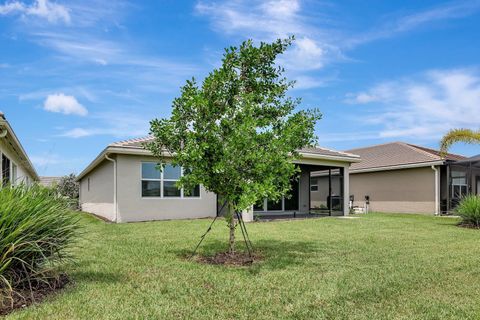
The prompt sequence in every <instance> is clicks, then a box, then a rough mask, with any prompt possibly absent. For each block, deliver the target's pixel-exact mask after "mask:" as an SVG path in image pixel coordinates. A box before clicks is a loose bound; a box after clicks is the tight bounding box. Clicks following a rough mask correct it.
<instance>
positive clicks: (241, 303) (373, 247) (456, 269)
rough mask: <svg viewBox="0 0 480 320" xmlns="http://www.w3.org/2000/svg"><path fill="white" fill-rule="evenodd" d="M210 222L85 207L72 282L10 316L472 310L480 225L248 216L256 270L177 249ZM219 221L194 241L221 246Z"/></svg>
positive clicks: (338, 315) (456, 313) (464, 315)
mask: <svg viewBox="0 0 480 320" xmlns="http://www.w3.org/2000/svg"><path fill="white" fill-rule="evenodd" d="M209 222H210V221H209V220H190V221H164V222H147V223H134V224H118V225H115V224H107V223H104V222H101V221H98V220H96V219H94V218H92V217H88V216H85V218H83V219H82V223H83V224H84V225H85V231H86V234H85V236H84V239H83V240H82V241H81V246H80V247H79V248H78V249H76V256H77V257H78V264H77V265H72V266H69V267H68V273H69V275H70V276H71V277H72V278H73V279H74V281H75V285H74V286H71V287H69V288H68V289H66V290H64V291H63V292H62V293H61V294H59V295H56V296H54V297H51V298H49V299H48V300H47V301H45V302H44V303H41V304H39V305H36V306H32V307H29V308H27V309H25V310H22V311H17V312H15V313H13V314H11V315H9V316H8V317H7V319H312V318H315V319H479V318H480V231H479V230H472V229H464V228H459V227H456V226H455V223H456V222H457V220H456V219H452V218H436V217H427V216H420V215H386V214H385V215H382V214H369V215H367V216H361V217H360V218H358V219H340V218H321V219H310V220H298V221H284V222H268V223H265V222H264V223H253V224H249V225H248V228H249V232H250V235H251V238H252V240H253V243H254V246H255V247H256V249H257V250H259V251H261V253H262V255H263V256H264V258H265V260H264V261H263V262H261V263H258V264H255V265H254V266H252V267H244V268H238V267H237V268H235V267H223V266H210V265H202V264H198V263H196V262H192V261H187V260H185V259H184V258H183V256H184V255H185V253H186V252H188V251H189V250H191V249H192V248H193V247H194V246H195V244H196V242H197V241H198V238H199V236H200V235H201V234H202V233H203V232H204V230H205V229H206V227H207V226H208V224H209ZM227 236H228V235H227V228H226V223H225V222H224V221H218V222H217V224H216V225H215V227H214V229H213V231H212V233H211V234H210V235H209V236H208V238H207V240H206V241H205V245H204V246H203V247H202V249H201V250H200V251H201V252H202V253H204V254H205V253H207V254H208V253H210V254H211V253H213V252H215V251H220V250H225V248H226V243H227Z"/></svg>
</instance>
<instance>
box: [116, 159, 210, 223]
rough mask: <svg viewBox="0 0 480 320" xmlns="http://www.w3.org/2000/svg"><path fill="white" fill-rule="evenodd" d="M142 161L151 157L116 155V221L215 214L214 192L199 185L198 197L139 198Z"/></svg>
mask: <svg viewBox="0 0 480 320" xmlns="http://www.w3.org/2000/svg"><path fill="white" fill-rule="evenodd" d="M142 161H156V159H155V158H154V157H149V156H135V155H118V156H117V170H118V177H117V179H118V181H117V182H118V190H117V192H118V195H117V196H118V220H119V222H132V221H148V220H166V219H190V218H206V217H214V216H215V215H216V195H215V194H214V193H210V192H207V191H206V190H205V189H204V188H203V187H200V198H163V199H162V198H142V182H141V181H142V180H141V172H142V167H141V163H142Z"/></svg>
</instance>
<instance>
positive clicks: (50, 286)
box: [0, 274, 71, 316]
mask: <svg viewBox="0 0 480 320" xmlns="http://www.w3.org/2000/svg"><path fill="white" fill-rule="evenodd" d="M70 282H71V281H70V280H69V278H68V276H67V275H66V274H61V275H60V276H58V277H57V278H54V279H52V280H51V281H49V282H48V283H44V282H41V283H37V284H35V285H32V287H33V288H32V289H33V290H32V291H31V290H30V289H28V288H22V289H17V290H15V292H14V293H13V295H12V299H13V301H12V300H7V301H6V302H5V303H4V304H3V305H2V304H0V316H4V315H6V314H9V313H10V312H12V311H14V310H17V309H22V308H26V307H28V306H30V305H32V304H34V303H39V302H42V301H43V300H45V299H46V298H47V297H49V296H52V295H54V294H56V293H58V292H59V291H60V290H62V289H63V288H65V286H66V285H67V284H69V283H70Z"/></svg>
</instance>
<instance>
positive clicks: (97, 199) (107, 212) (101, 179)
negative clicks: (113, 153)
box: [80, 160, 115, 221]
mask: <svg viewBox="0 0 480 320" xmlns="http://www.w3.org/2000/svg"><path fill="white" fill-rule="evenodd" d="M80 207H81V209H82V211H85V212H89V213H93V214H96V215H97V216H100V217H103V218H105V219H107V220H110V221H114V220H115V211H114V208H113V163H112V162H110V161H107V160H104V161H102V162H101V163H100V164H99V165H98V166H97V167H96V168H95V169H94V170H93V171H91V172H90V173H89V174H87V175H86V176H85V177H83V178H82V180H80Z"/></svg>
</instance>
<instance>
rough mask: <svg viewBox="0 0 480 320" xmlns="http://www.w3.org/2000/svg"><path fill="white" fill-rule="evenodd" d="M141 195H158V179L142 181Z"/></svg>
mask: <svg viewBox="0 0 480 320" xmlns="http://www.w3.org/2000/svg"><path fill="white" fill-rule="evenodd" d="M142 197H160V181H145V180H144V181H142Z"/></svg>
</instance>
